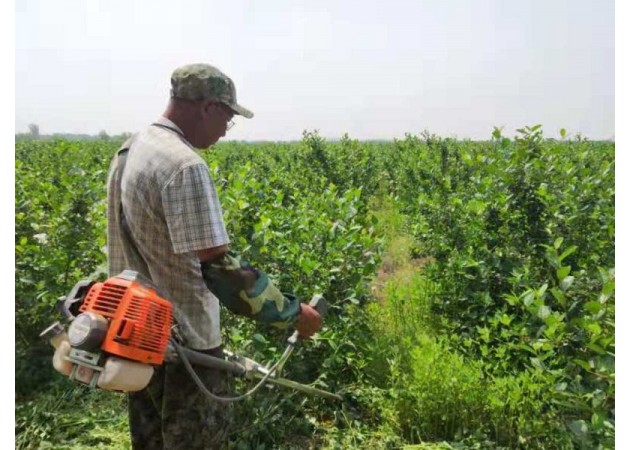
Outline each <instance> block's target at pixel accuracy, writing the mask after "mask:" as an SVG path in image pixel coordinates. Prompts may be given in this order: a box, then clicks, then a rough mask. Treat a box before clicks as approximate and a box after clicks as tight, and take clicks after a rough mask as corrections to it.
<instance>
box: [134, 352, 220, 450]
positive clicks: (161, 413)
mask: <svg viewBox="0 0 630 450" xmlns="http://www.w3.org/2000/svg"><path fill="white" fill-rule="evenodd" d="M204 353H207V354H209V355H212V356H222V354H223V352H222V349H221V348H218V349H213V350H207V351H204ZM193 367H194V369H195V372H197V374H198V375H199V378H200V379H201V380H202V381H203V382H204V384H205V385H206V387H207V388H208V389H209V390H210V391H211V392H213V393H215V394H217V395H221V396H226V395H229V393H230V386H231V375H230V374H228V373H227V372H222V371H219V370H214V369H208V368H205V367H199V366H193ZM231 413H232V408H231V404H226V403H219V402H216V401H214V400H212V399H210V398H208V397H207V396H206V395H204V394H203V392H201V390H200V389H199V388H198V387H197V385H196V384H195V382H194V381H193V379H192V378H191V376H190V374H189V373H188V371H187V370H186V367H185V366H184V365H183V364H181V363H173V364H171V363H165V364H163V365H162V366H160V367H159V368H158V369H156V371H155V373H154V375H153V378H152V379H151V382H150V383H149V385H148V386H147V387H146V388H145V389H143V390H142V391H139V392H134V393H130V394H129V428H130V430H131V443H132V446H133V448H134V449H142V450H154V449H156V450H157V449H160V450H162V449H166V450H177V449H182V450H183V449H186V450H195V449H199V450H201V449H203V450H206V449H221V448H225V447H226V446H227V438H228V434H229V426H230V424H231V421H232V414H231Z"/></svg>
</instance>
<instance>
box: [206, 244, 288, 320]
mask: <svg viewBox="0 0 630 450" xmlns="http://www.w3.org/2000/svg"><path fill="white" fill-rule="evenodd" d="M201 273H202V275H203V279H204V281H205V282H206V286H207V287H208V289H210V291H212V293H213V294H214V295H216V296H217V298H218V299H219V301H220V302H221V303H222V304H223V305H225V306H226V307H227V308H228V309H229V310H230V311H232V312H234V313H235V314H239V315H241V316H247V317H251V318H252V319H254V320H258V321H260V322H265V323H268V324H270V325H273V326H274V327H276V328H287V327H288V326H289V325H290V324H292V323H293V322H295V320H296V319H297V317H298V314H299V313H300V301H299V300H298V298H297V297H295V296H294V295H291V294H282V293H281V292H280V290H279V289H278V288H277V287H276V286H274V284H273V283H272V282H271V280H270V279H269V277H268V276H267V274H266V273H264V272H262V271H260V270H258V269H255V268H254V267H252V266H250V265H249V264H248V263H247V262H246V261H242V260H241V259H240V258H239V257H238V255H237V254H236V253H234V252H228V253H226V254H225V255H223V256H221V257H219V258H217V259H212V260H209V261H204V262H202V263H201Z"/></svg>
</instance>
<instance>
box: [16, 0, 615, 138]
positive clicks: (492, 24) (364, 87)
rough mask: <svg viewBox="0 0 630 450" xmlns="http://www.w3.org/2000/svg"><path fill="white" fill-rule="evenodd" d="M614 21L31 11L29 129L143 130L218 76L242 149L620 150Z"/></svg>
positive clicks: (280, 9) (187, 7) (292, 11)
mask: <svg viewBox="0 0 630 450" xmlns="http://www.w3.org/2000/svg"><path fill="white" fill-rule="evenodd" d="M614 22H615V9H614V2H613V1H610V0H570V1H569V0H551V1H550V0H528V1H505V0H487V1H484V0H475V1H473V0H449V1H443V0H416V1H401V0H390V1H369V0H367V1H366V0H364V1H361V2H359V1H330V0H318V1H313V0H311V1H301V0H286V1H279V0H266V1H258V2H254V1H235V0H232V1H229V2H228V1H216V0H212V1H210V0H187V1H179V2H176V1H168V2H167V1H162V0H152V1H134V2H130V1H127V0H103V1H97V0H85V1H78V0H55V1H54V2H51V1H44V0H20V1H18V2H16V4H15V131H16V133H17V132H26V131H28V125H29V124H31V123H35V124H37V125H38V126H39V128H40V132H41V133H43V134H51V133H55V132H66V133H87V134H97V133H99V132H100V131H101V130H105V131H106V132H107V133H109V134H118V133H121V132H135V131H138V130H139V129H141V128H142V127H144V126H146V125H147V124H149V123H151V122H152V121H154V120H155V119H156V118H157V117H159V115H161V113H162V112H163V111H164V108H165V106H166V104H167V102H168V95H169V89H170V75H171V72H172V71H173V70H174V69H175V68H176V67H178V66H180V65H184V64H188V63H193V62H206V63H209V64H212V65H214V66H216V67H218V68H219V69H221V70H222V71H223V72H225V73H226V74H227V75H229V76H230V77H231V78H232V79H233V80H234V82H235V84H236V88H237V96H238V100H239V103H240V104H242V105H243V106H245V107H247V108H249V109H250V110H252V111H254V114H255V116H254V118H253V119H251V120H247V119H244V118H237V120H236V122H237V124H236V126H235V127H234V128H233V129H232V130H230V133H229V134H228V136H226V139H235V140H297V139H300V138H301V136H302V132H303V131H304V130H315V129H317V130H319V132H320V134H321V135H322V136H324V137H329V138H337V137H341V136H342V135H343V134H344V133H348V134H349V136H350V137H351V138H355V139H393V138H402V137H404V135H405V133H413V134H420V133H421V132H422V131H424V130H428V131H430V132H431V133H435V134H438V135H441V136H451V137H457V138H471V139H488V138H490V136H491V133H492V130H493V127H494V126H498V127H504V128H503V130H504V134H505V135H507V136H513V135H515V134H516V131H515V130H516V129H517V128H521V127H523V126H525V125H535V124H542V125H543V130H544V131H545V135H547V136H549V137H557V136H558V135H559V130H560V129H561V128H565V129H566V130H567V132H569V133H572V134H576V133H578V132H579V133H581V134H582V135H584V136H587V137H589V138H592V139H609V138H613V137H614V134H615V127H614V123H615V83H614V82H615V59H614V56H615V51H614V50H615V48H614V47H615V40H614V37H615V26H614V25H615V23H614ZM239 119H240V120H239Z"/></svg>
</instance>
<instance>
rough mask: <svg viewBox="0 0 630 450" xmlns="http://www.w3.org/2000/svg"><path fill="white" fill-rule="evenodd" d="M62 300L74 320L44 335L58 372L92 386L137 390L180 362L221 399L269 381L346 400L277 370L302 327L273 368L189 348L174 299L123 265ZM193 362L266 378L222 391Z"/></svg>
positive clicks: (318, 305) (317, 301) (318, 301)
mask: <svg viewBox="0 0 630 450" xmlns="http://www.w3.org/2000/svg"><path fill="white" fill-rule="evenodd" d="M310 305H311V306H312V307H314V308H315V309H317V310H318V311H319V312H320V314H322V315H323V313H324V311H325V303H324V300H323V297H322V296H320V295H315V296H313V299H312V300H311V302H310ZM56 306H57V309H58V310H59V312H61V314H62V315H63V316H64V317H65V318H66V319H68V321H69V322H70V324H69V326H68V330H67V332H66V331H65V329H64V327H63V325H62V324H61V323H60V322H55V323H54V324H53V325H51V326H50V327H48V328H47V329H46V330H44V331H43V332H42V333H41V334H40V337H42V338H44V339H47V340H48V341H49V342H50V343H51V344H52V345H53V346H54V347H55V354H54V356H53V366H54V368H55V369H56V370H57V371H59V372H61V373H63V374H64V375H66V376H68V377H69V378H70V379H71V380H74V381H77V382H79V383H83V384H86V385H88V386H90V387H92V388H101V389H105V390H110V391H118V392H134V391H139V390H141V389H144V388H145V387H146V386H147V385H148V384H149V381H150V380H151V377H152V376H153V370H154V367H156V366H159V365H161V364H163V363H164V362H165V361H167V362H176V361H180V362H181V363H183V364H184V365H185V366H186V368H187V370H188V371H189V372H190V375H191V376H192V378H193V379H194V381H195V382H196V383H197V385H198V386H199V388H200V389H201V390H202V391H203V392H204V393H205V394H206V395H208V396H210V397H212V398H213V399H215V400H217V401H220V402H234V401H238V400H242V399H244V398H246V397H248V396H249V395H251V394H253V393H254V392H255V391H257V390H258V389H259V388H260V387H261V386H262V385H263V384H265V383H273V384H277V385H280V386H285V387H289V388H292V389H297V390H299V391H302V392H306V393H308V394H313V395H319V396H322V397H326V398H329V399H335V400H342V397H341V396H340V395H338V394H334V393H331V392H326V391H323V390H321V389H317V388H315V387H312V386H308V385H305V384H300V383H297V382H295V381H291V380H288V379H285V378H281V377H280V376H279V373H280V371H281V369H282V367H283V366H284V364H285V363H286V361H287V359H288V358H289V356H290V355H291V352H292V351H293V349H294V347H295V345H296V344H297V341H298V333H297V331H295V332H294V333H293V335H292V336H291V337H290V338H289V339H288V345H287V348H286V350H285V351H284V353H283V354H282V356H281V357H280V359H279V360H278V361H277V362H276V363H275V364H274V365H273V366H272V367H270V368H268V367H265V366H263V365H262V364H259V363H257V362H256V361H253V360H251V359H249V358H246V357H244V356H238V355H235V354H233V353H231V352H228V351H225V352H224V353H225V355H226V358H225V359H223V358H217V357H213V356H210V355H206V354H204V353H201V352H197V351H195V350H192V349H189V348H185V347H183V346H182V345H181V344H180V343H178V342H177V339H175V337H174V336H172V330H173V311H172V305H171V302H169V301H168V300H166V299H164V298H162V297H161V295H160V294H159V290H158V289H157V287H156V286H155V285H154V284H153V283H151V281H149V280H148V279H146V278H145V277H143V276H142V275H140V274H139V273H138V272H134V271H130V270H125V271H124V272H122V273H121V274H120V275H118V276H115V277H112V278H109V279H108V280H106V281H104V282H102V283H101V282H93V281H81V282H79V283H77V284H76V285H75V286H74V288H72V290H71V291H70V294H69V295H68V296H67V297H62V298H61V299H60V300H59V301H58V302H57V305H56ZM173 334H175V333H173ZM193 364H194V365H199V366H204V367H210V368H213V369H219V370H224V371H228V372H231V373H232V374H234V375H236V376H241V377H246V378H249V379H260V381H259V382H258V383H257V384H256V385H255V386H254V387H253V388H252V389H251V390H249V391H248V392H246V393H245V394H243V395H239V396H237V397H218V396H216V395H214V394H213V393H211V392H210V391H208V389H207V388H206V387H205V386H204V385H203V383H202V382H201V380H200V379H199V377H198V376H197V374H196V373H195V371H194V369H193V367H192V365H193Z"/></svg>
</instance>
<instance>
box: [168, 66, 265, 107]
mask: <svg viewBox="0 0 630 450" xmlns="http://www.w3.org/2000/svg"><path fill="white" fill-rule="evenodd" d="M171 97H174V98H181V99H184V100H211V99H215V100H218V101H220V102H221V103H224V104H225V105H227V106H229V107H230V108H231V109H232V111H234V113H235V114H239V115H241V116H243V117H247V118H248V119H251V118H252V117H254V113H253V112H251V111H250V110H249V109H247V108H243V107H242V106H241V105H239V104H238V103H236V88H235V87H234V82H233V81H232V80H231V79H230V77H228V76H227V75H226V74H224V73H223V72H221V71H220V70H219V69H217V68H216V67H213V66H211V65H209V64H188V65H186V66H182V67H178V68H177V69H175V71H174V72H173V75H171Z"/></svg>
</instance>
